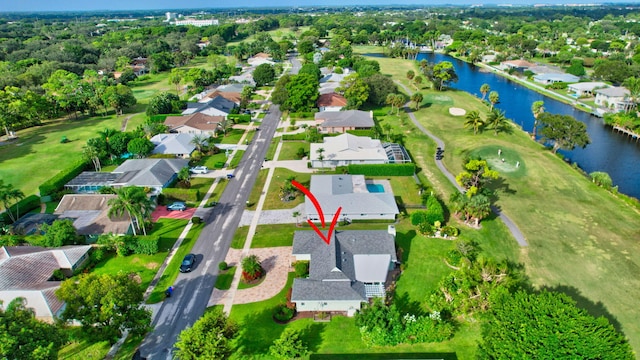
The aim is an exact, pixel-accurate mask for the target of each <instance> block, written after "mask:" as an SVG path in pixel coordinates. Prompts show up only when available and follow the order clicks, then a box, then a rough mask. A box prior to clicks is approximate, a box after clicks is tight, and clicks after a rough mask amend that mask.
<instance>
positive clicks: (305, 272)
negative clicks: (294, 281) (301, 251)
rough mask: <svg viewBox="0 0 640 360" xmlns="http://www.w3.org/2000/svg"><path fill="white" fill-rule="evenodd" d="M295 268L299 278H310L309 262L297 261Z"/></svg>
mask: <svg viewBox="0 0 640 360" xmlns="http://www.w3.org/2000/svg"><path fill="white" fill-rule="evenodd" d="M293 267H294V269H295V274H296V277H297V278H306V277H307V276H309V261H305V260H301V261H296V262H295V263H294V264H293Z"/></svg>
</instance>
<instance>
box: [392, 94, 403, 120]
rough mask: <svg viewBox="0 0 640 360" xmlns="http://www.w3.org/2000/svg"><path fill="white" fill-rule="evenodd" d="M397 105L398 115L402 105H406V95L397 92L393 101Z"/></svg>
mask: <svg viewBox="0 0 640 360" xmlns="http://www.w3.org/2000/svg"><path fill="white" fill-rule="evenodd" d="M393 102H394V103H395V105H396V115H398V116H399V115H400V107H401V106H402V105H404V95H402V94H396V95H395V97H394V101H393Z"/></svg>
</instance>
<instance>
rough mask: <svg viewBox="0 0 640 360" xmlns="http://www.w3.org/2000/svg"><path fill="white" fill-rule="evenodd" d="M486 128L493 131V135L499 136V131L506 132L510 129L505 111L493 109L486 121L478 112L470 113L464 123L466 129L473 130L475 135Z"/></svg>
mask: <svg viewBox="0 0 640 360" xmlns="http://www.w3.org/2000/svg"><path fill="white" fill-rule="evenodd" d="M485 127H489V128H491V129H493V134H494V135H498V131H505V130H507V129H508V128H509V119H508V118H507V117H506V116H505V114H504V111H502V110H499V109H493V110H492V111H491V112H490V113H489V115H487V118H486V119H482V117H481V116H480V113H479V112H478V111H477V110H473V111H470V112H469V113H468V114H467V116H466V120H465V122H464V128H465V129H467V128H472V129H473V134H474V135H476V134H477V133H478V132H479V131H482V130H483V129H484V128H485Z"/></svg>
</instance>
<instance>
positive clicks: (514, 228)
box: [395, 80, 529, 246]
mask: <svg viewBox="0 0 640 360" xmlns="http://www.w3.org/2000/svg"><path fill="white" fill-rule="evenodd" d="M395 82H396V83H397V84H398V85H400V86H401V87H402V88H403V89H404V91H406V92H407V94H409V96H411V95H412V94H413V92H412V91H411V90H409V88H407V87H406V86H405V85H404V84H402V83H400V82H399V81H397V80H396V81H395ZM404 111H405V112H406V113H407V114H409V118H411V122H413V124H414V125H415V126H416V127H417V128H418V129H420V131H422V132H423V133H424V134H425V135H427V136H428V137H430V138H431V139H432V140H433V141H435V142H436V144H438V146H439V147H441V148H442V150H444V141H442V140H441V139H440V138H438V137H437V136H435V135H433V134H432V133H431V132H430V131H429V130H427V129H425V127H424V126H422V124H420V122H418V120H417V119H416V116H415V115H414V114H413V111H412V110H411V107H410V106H409V103H407V104H406V105H405V107H404ZM435 162H436V166H437V167H438V169H440V171H441V172H442V173H443V174H444V175H445V176H446V177H447V179H449V181H450V182H451V183H452V184H453V185H454V186H455V187H456V189H458V191H460V192H464V189H463V188H462V187H461V186H460V185H458V183H457V182H456V178H455V176H453V174H452V173H450V172H449V170H448V169H447V168H446V167H445V166H444V163H443V162H442V160H435ZM491 210H492V211H493V212H494V213H495V214H496V215H497V216H498V217H499V218H500V219H501V220H502V222H503V223H504V224H505V225H506V226H507V228H508V229H509V231H511V234H512V235H513V237H514V238H515V239H516V241H517V242H518V244H519V245H520V246H528V245H529V244H528V243H527V240H526V239H525V237H524V234H522V232H521V231H520V229H519V228H518V226H517V225H516V224H515V223H514V222H513V220H511V219H510V218H509V217H508V216H507V215H505V214H504V213H503V212H502V211H501V210H500V209H499V208H498V207H496V206H492V207H491Z"/></svg>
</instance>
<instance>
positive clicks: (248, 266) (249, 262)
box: [241, 255, 264, 282]
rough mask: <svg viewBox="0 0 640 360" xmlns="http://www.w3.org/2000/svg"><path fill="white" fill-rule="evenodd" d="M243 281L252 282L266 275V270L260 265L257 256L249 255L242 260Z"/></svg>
mask: <svg viewBox="0 0 640 360" xmlns="http://www.w3.org/2000/svg"><path fill="white" fill-rule="evenodd" d="M241 265H242V279H243V280H244V281H245V282H251V281H254V280H256V279H259V278H261V277H262V276H263V275H264V269H263V268H262V265H260V258H259V257H258V256H257V255H249V256H245V257H244V258H242V262H241Z"/></svg>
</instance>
